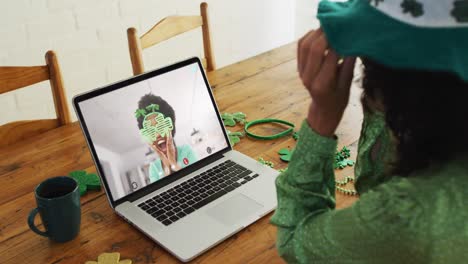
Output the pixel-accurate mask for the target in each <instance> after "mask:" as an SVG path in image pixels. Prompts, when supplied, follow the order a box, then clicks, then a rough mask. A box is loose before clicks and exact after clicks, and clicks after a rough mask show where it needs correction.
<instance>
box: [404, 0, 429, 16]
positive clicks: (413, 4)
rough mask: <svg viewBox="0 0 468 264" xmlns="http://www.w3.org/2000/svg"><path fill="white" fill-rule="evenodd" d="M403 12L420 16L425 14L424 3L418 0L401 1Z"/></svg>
mask: <svg viewBox="0 0 468 264" xmlns="http://www.w3.org/2000/svg"><path fill="white" fill-rule="evenodd" d="M400 6H401V8H403V13H405V14H406V13H410V14H411V15H412V16H413V17H420V16H422V15H423V14H424V8H423V5H422V4H421V3H420V2H418V1H416V0H403V2H401V5H400Z"/></svg>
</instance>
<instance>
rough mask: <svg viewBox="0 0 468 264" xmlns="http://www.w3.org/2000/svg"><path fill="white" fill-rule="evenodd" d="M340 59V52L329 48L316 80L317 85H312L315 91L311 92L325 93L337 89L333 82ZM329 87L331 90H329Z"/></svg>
mask: <svg viewBox="0 0 468 264" xmlns="http://www.w3.org/2000/svg"><path fill="white" fill-rule="evenodd" d="M338 60H339V56H338V54H336V52H335V51H334V50H329V51H328V53H327V56H326V57H325V59H324V60H323V64H322V66H321V68H320V69H319V72H318V73H317V77H316V78H315V80H314V84H315V85H313V86H312V89H314V91H311V93H313V94H314V93H318V94H323V93H327V92H333V90H334V89H336V88H335V86H334V85H333V83H334V82H335V79H336V75H337V73H338ZM329 89H331V91H328V90H329Z"/></svg>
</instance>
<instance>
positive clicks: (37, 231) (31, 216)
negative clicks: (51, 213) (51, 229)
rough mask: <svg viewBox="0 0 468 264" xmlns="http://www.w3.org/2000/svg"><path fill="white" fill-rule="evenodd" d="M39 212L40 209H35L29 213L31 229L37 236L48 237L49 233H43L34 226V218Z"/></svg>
mask: <svg viewBox="0 0 468 264" xmlns="http://www.w3.org/2000/svg"><path fill="white" fill-rule="evenodd" d="M38 212H39V208H34V209H32V210H31V212H30V213H29V217H28V225H29V228H31V230H32V231H34V232H35V233H36V234H39V235H41V236H45V237H48V235H47V232H44V231H41V230H39V229H37V227H36V226H35V225H34V218H35V217H36V214H37V213H38Z"/></svg>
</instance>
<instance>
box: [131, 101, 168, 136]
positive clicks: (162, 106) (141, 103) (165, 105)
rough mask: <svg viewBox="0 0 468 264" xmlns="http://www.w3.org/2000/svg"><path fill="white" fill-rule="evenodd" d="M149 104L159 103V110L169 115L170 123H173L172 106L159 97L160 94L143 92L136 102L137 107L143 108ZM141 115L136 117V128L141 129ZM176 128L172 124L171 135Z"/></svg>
mask: <svg viewBox="0 0 468 264" xmlns="http://www.w3.org/2000/svg"><path fill="white" fill-rule="evenodd" d="M150 104H157V105H159V111H158V112H161V113H163V114H164V116H166V117H170V118H171V119H172V123H174V124H175V121H176V119H175V112H174V109H173V108H172V106H171V105H170V104H169V103H168V102H166V101H165V100H164V99H162V98H161V96H156V95H153V94H145V95H143V96H142V97H141V98H140V101H139V102H138V108H139V109H145V108H146V107H147V106H148V105H150ZM143 119H144V117H143V116H140V117H138V118H137V122H138V128H139V129H142V128H143ZM175 132H176V128H175V126H174V129H173V130H172V136H175Z"/></svg>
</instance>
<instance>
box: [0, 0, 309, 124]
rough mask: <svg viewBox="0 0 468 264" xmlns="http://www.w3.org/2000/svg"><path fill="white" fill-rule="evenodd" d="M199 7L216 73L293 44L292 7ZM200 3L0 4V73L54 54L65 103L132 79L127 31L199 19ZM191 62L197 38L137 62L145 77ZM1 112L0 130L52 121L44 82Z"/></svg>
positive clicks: (270, 0) (241, 3) (265, 3)
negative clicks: (171, 18)
mask: <svg viewBox="0 0 468 264" xmlns="http://www.w3.org/2000/svg"><path fill="white" fill-rule="evenodd" d="M206 1H207V2H208V4H209V12H210V19H211V29H212V41H213V45H214V54H215V57H216V62H217V64H218V66H219V67H222V66H225V65H228V64H231V63H234V62H237V61H239V60H242V59H245V58H248V57H251V56H254V55H256V54H259V53H261V52H264V51H267V50H270V49H273V48H275V47H278V46H280V45H282V44H286V43H289V42H291V41H293V40H294V38H295V34H296V32H297V21H296V19H295V16H296V15H297V13H298V12H297V11H298V9H297V8H296V1H294V0H291V1H284V0H237V1H228V0H216V1H215V0H206ZM298 1H300V2H301V1H303V0H298ZM200 2H201V1H200V0H14V1H9V0H0V25H1V26H0V36H2V37H1V39H0V65H8V66H14V65H40V64H44V63H45V62H44V54H45V52H46V51H47V50H49V49H54V50H55V51H56V52H57V53H58V56H59V61H60V64H61V66H62V71H63V76H64V80H65V86H66V92H67V94H68V98H69V102H70V99H71V97H72V96H73V95H75V94H77V93H81V92H84V91H87V90H90V89H93V88H96V87H98V86H101V85H104V84H107V83H110V82H114V81H117V80H119V79H122V78H126V77H129V76H131V64H130V60H129V56H128V47H127V40H126V29H127V28H128V27H130V26H133V27H136V28H137V29H138V30H139V32H140V33H143V32H144V31H146V30H148V29H149V28H151V26H152V25H153V24H154V23H155V22H157V21H159V20H160V19H161V18H163V17H165V16H168V15H174V14H181V15H186V14H198V13H199V3H200ZM301 15H302V14H301ZM193 55H197V56H199V55H202V40H201V34H200V32H199V31H198V32H197V31H194V32H191V33H188V34H187V35H183V36H180V37H176V38H175V39H174V40H171V41H169V42H167V43H164V44H162V45H160V46H159V47H153V48H152V49H151V50H145V52H144V60H145V64H146V66H147V69H151V68H156V67H159V66H161V65H164V64H167V63H170V62H173V61H176V60H180V59H182V58H185V57H188V56H193ZM0 105H1V111H0V112H1V114H0V124H3V123H7V122H10V121H13V120H18V119H33V118H49V117H53V116H54V107H53V103H52V99H51V93H50V88H49V85H48V83H47V82H44V83H41V84H39V85H35V86H34V87H32V88H29V89H22V90H19V91H15V92H10V93H7V94H3V95H0ZM73 116H74V114H73Z"/></svg>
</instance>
